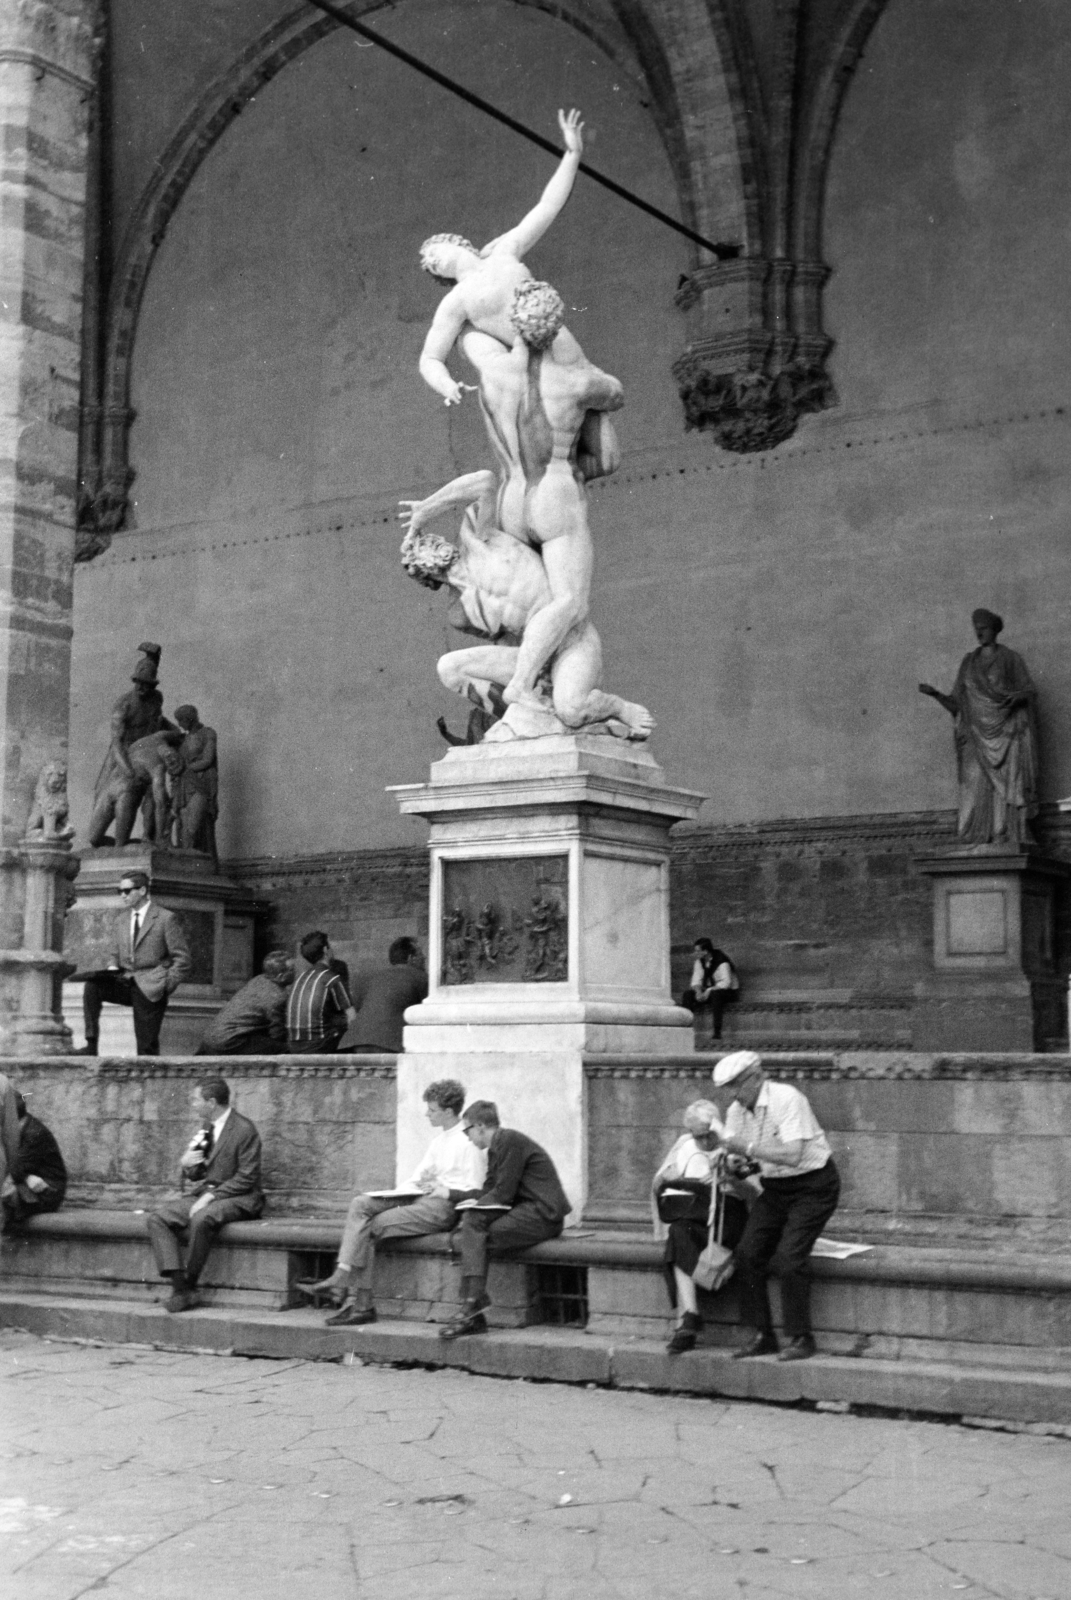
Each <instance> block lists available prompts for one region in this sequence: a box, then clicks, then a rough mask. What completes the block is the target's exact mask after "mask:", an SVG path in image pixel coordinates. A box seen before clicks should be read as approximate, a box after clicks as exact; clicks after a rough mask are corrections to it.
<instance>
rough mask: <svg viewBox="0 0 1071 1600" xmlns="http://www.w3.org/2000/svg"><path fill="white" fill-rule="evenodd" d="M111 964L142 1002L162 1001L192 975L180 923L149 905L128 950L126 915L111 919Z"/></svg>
mask: <svg viewBox="0 0 1071 1600" xmlns="http://www.w3.org/2000/svg"><path fill="white" fill-rule="evenodd" d="M112 960H113V961H114V963H115V965H116V966H117V967H118V968H119V969H120V971H122V972H126V973H129V974H130V976H131V977H132V978H133V979H134V982H135V983H136V984H137V986H138V988H139V989H140V990H141V992H142V994H143V995H144V996H145V998H146V1000H163V999H164V998H165V997H166V996H167V995H169V994H172V993H173V992H174V990H176V989H177V988H178V986H179V984H180V983H185V981H186V979H187V978H188V977H189V975H190V973H191V972H192V971H193V958H192V957H191V955H190V945H189V940H188V939H187V938H186V930H185V928H183V926H182V923H181V921H180V919H179V918H178V917H177V916H176V915H175V913H174V912H173V911H168V910H167V909H166V907H164V906H158V905H157V904H156V901H155V900H150V901H149V906H148V910H147V911H146V913H145V917H144V919H143V920H142V924H141V927H140V928H139V929H138V938H137V943H136V944H135V945H134V948H133V949H131V948H130V912H129V911H120V913H119V915H118V916H117V917H116V919H115V927H114V930H113V943H112Z"/></svg>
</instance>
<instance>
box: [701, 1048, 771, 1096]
mask: <svg viewBox="0 0 1071 1600" xmlns="http://www.w3.org/2000/svg"><path fill="white" fill-rule="evenodd" d="M761 1066H762V1058H761V1056H757V1055H756V1054H755V1052H754V1050H734V1051H733V1053H732V1055H731V1056H722V1058H721V1060H720V1061H719V1062H718V1064H717V1066H716V1067H715V1068H714V1071H713V1073H712V1077H713V1079H714V1087H715V1089H724V1088H725V1085H726V1084H727V1083H735V1082H736V1080H737V1078H742V1077H743V1076H744V1073H745V1072H750V1071H751V1069H752V1067H761Z"/></svg>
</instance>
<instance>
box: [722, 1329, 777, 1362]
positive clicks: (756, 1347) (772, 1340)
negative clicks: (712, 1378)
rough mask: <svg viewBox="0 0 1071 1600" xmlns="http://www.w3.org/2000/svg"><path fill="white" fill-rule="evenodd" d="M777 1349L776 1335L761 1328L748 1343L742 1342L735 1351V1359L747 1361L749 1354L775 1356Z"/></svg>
mask: <svg viewBox="0 0 1071 1600" xmlns="http://www.w3.org/2000/svg"><path fill="white" fill-rule="evenodd" d="M777 1349H778V1345H777V1339H776V1336H775V1335H774V1334H772V1333H768V1332H764V1331H761V1330H760V1331H759V1332H758V1333H756V1334H753V1335H752V1337H751V1338H750V1339H749V1340H748V1342H747V1344H742V1345H741V1346H740V1348H739V1350H734V1351H733V1360H734V1361H746V1360H747V1358H748V1356H775V1355H776V1354H777Z"/></svg>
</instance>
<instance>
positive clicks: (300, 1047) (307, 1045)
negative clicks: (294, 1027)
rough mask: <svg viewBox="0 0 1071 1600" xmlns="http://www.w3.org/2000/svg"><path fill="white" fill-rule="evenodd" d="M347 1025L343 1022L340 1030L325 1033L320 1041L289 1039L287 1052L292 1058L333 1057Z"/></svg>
mask: <svg viewBox="0 0 1071 1600" xmlns="http://www.w3.org/2000/svg"><path fill="white" fill-rule="evenodd" d="M346 1027H347V1024H346V1023H345V1022H343V1024H342V1026H341V1028H336V1029H334V1030H333V1031H332V1032H330V1033H326V1034H325V1035H324V1037H323V1038H322V1039H301V1040H295V1039H289V1040H288V1041H287V1046H286V1048H287V1051H288V1052H289V1054H290V1055H292V1056H333V1055H334V1054H335V1051H336V1050H337V1049H338V1047H339V1045H340V1044H341V1043H342V1038H343V1035H344V1034H345V1032H346Z"/></svg>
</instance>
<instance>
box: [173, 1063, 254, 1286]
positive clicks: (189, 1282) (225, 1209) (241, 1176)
mask: <svg viewBox="0 0 1071 1600" xmlns="http://www.w3.org/2000/svg"><path fill="white" fill-rule="evenodd" d="M193 1105H194V1110H195V1111H196V1113H197V1115H198V1116H199V1117H200V1119H201V1125H200V1127H199V1128H198V1129H197V1132H196V1133H195V1134H194V1136H193V1138H192V1139H191V1140H190V1142H189V1144H188V1145H187V1146H186V1149H185V1151H184V1152H183V1155H182V1160H181V1167H182V1190H181V1192H180V1193H179V1194H177V1195H173V1196H170V1197H169V1198H168V1199H166V1200H164V1201H163V1202H162V1204H161V1205H159V1206H157V1207H156V1209H155V1210H154V1211H150V1212H149V1214H148V1215H147V1217H146V1218H145V1222H146V1226H147V1228H148V1230H149V1243H150V1244H151V1245H152V1253H153V1255H154V1257H155V1258H156V1267H157V1271H158V1272H159V1274H160V1276H161V1278H169V1279H170V1280H171V1294H170V1297H169V1298H168V1299H167V1300H165V1301H164V1310H165V1311H190V1310H192V1308H193V1307H194V1306H197V1305H200V1303H201V1300H200V1296H199V1295H198V1294H197V1280H198V1279H199V1278H200V1276H201V1273H202V1271H203V1270H204V1265H205V1262H206V1261H207V1260H208V1254H209V1251H210V1250H211V1249H212V1246H213V1244H214V1243H215V1240H216V1234H217V1233H218V1232H219V1230H220V1228H222V1227H223V1225H224V1223H225V1222H238V1221H241V1220H247V1219H249V1218H251V1217H259V1216H260V1213H261V1212H262V1211H263V1210H264V1196H263V1194H262V1193H261V1188H260V1134H259V1133H258V1132H257V1130H256V1128H255V1127H254V1126H253V1124H252V1123H251V1122H250V1121H249V1119H248V1117H242V1116H239V1114H238V1112H237V1111H235V1110H233V1109H232V1107H231V1091H230V1089H229V1087H228V1085H227V1084H226V1083H225V1082H224V1080H223V1079H222V1078H205V1079H204V1080H203V1081H202V1082H201V1083H199V1084H198V1085H197V1088H196V1090H195V1092H194V1100H193ZM186 1232H188V1235H189V1247H188V1249H187V1251H186V1263H185V1265H183V1262H182V1254H181V1251H180V1250H179V1235H180V1234H183V1233H186Z"/></svg>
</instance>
